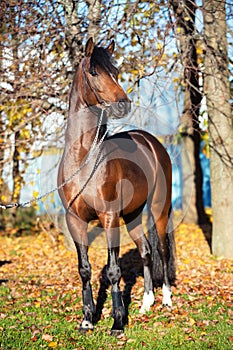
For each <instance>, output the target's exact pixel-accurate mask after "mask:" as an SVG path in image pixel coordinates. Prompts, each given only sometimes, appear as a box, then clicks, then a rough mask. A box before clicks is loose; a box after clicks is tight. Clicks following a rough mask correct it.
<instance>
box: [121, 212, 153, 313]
mask: <svg viewBox="0 0 233 350" xmlns="http://www.w3.org/2000/svg"><path fill="white" fill-rule="evenodd" d="M125 221H126V225H127V229H128V232H129V234H130V236H131V238H132V239H133V241H134V242H135V244H136V246H137V248H138V251H139V254H140V256H141V259H142V263H143V274H144V295H143V303H142V306H141V309H140V313H145V312H147V311H149V310H150V307H151V305H153V304H154V291H153V282H152V273H151V264H152V263H151V247H150V244H149V242H148V240H147V238H146V236H145V234H144V232H143V228H142V224H141V215H139V216H138V217H137V218H136V219H134V220H133V221H132V222H129V223H128V224H127V220H125Z"/></svg>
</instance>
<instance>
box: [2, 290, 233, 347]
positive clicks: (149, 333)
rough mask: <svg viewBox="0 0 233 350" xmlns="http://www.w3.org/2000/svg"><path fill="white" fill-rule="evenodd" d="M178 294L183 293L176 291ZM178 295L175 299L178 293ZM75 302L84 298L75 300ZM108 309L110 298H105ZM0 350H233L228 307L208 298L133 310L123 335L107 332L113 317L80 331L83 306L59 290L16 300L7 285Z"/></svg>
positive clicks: (3, 297)
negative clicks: (79, 307) (171, 307)
mask: <svg viewBox="0 0 233 350" xmlns="http://www.w3.org/2000/svg"><path fill="white" fill-rule="evenodd" d="M177 297H178V298H184V299H185V296H182V295H177ZM174 298H175V297H174ZM77 302H80V301H79V300H77ZM106 305H107V307H108V308H109V309H110V305H111V301H110V298H108V299H107V302H106ZM0 308H1V313H0V339H1V340H0V344H1V347H0V349H2V350H3V349H4V350H5V349H11V350H16V349H17V350H18V349H20V350H21V349H48V348H56V349H67V350H68V349H73V350H74V349H115V348H124V349H145V348H146V349H153V350H154V349H161V350H162V349H163V350H164V349H200V350H204V349H223V350H226V349H229V350H230V349H232V342H231V340H232V338H231V337H232V324H231V323H230V322H229V312H228V307H227V306H223V305H222V303H220V302H217V303H214V304H213V305H212V306H211V307H210V304H209V302H208V299H206V300H202V301H201V302H200V303H196V304H195V306H193V304H191V303H189V302H187V304H185V303H184V305H183V307H182V308H181V309H176V308H175V309H174V310H173V311H167V310H164V309H162V308H161V307H159V306H158V305H156V306H154V307H153V312H150V313H148V314H147V315H143V316H141V315H139V313H138V310H136V309H135V308H131V309H130V318H129V325H128V326H127V327H126V329H125V335H124V336H122V337H119V338H115V337H112V336H110V335H109V330H110V328H111V324H112V319H111V317H106V318H103V319H102V320H101V321H100V322H99V323H98V324H97V325H96V327H95V329H94V331H93V332H91V333H88V334H86V335H82V334H80V333H79V332H78V324H79V322H80V320H81V310H77V311H75V312H74V310H73V302H72V298H70V297H67V296H66V297H63V298H61V294H60V291H59V292H57V293H56V292H55V291H52V292H51V291H48V292H45V291H44V292H43V293H42V295H41V297H40V298H39V299H38V297H36V298H29V299H28V298H27V293H26V292H25V293H24V294H23V293H22V295H21V296H20V297H18V300H15V298H13V297H12V296H11V291H10V289H9V288H8V287H7V285H5V284H2V286H1V287H0Z"/></svg>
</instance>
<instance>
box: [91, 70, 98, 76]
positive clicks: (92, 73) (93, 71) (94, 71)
mask: <svg viewBox="0 0 233 350" xmlns="http://www.w3.org/2000/svg"><path fill="white" fill-rule="evenodd" d="M89 73H90V74H91V75H92V76H93V77H97V75H98V73H97V72H96V70H95V69H93V68H91V69H90V70H89Z"/></svg>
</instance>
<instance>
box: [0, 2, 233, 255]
mask: <svg viewBox="0 0 233 350" xmlns="http://www.w3.org/2000/svg"><path fill="white" fill-rule="evenodd" d="M0 16H1V18H0V23H1V24H0V42H1V44H0V70H1V82H0V90H1V97H0V113H1V114H0V181H1V189H0V196H1V202H4V201H5V202H12V201H16V202H18V201H19V199H20V191H21V188H22V185H23V184H24V181H25V179H24V173H25V170H26V168H27V166H28V164H29V162H30V159H32V158H35V157H37V156H38V155H39V154H40V152H42V151H43V149H44V148H45V147H48V146H50V147H51V146H52V145H56V144H57V142H58V140H59V138H60V137H61V136H62V135H63V131H64V122H65V119H66V117H67V108H68V92H69V88H70V84H71V80H72V76H73V73H74V71H75V69H76V67H77V65H78V63H79V61H80V58H81V57H82V55H83V43H85V41H86V40H87V38H88V37H90V36H92V37H93V38H94V40H95V41H96V43H99V44H107V42H108V41H109V40H111V39H115V41H116V43H117V50H116V53H115V58H116V59H117V60H121V69H120V71H121V73H120V77H119V78H120V79H121V80H122V82H124V83H125V84H126V86H127V91H128V93H131V95H132V96H133V98H137V99H138V103H140V96H141V95H140V93H143V92H142V91H141V89H140V87H141V85H142V84H141V83H142V81H143V80H145V79H150V78H151V77H152V76H153V77H154V79H153V81H154V82H156V84H157V85H158V84H159V81H160V79H164V72H165V75H167V77H169V79H173V78H171V76H172V75H171V73H172V74H174V77H175V78H174V85H175V89H176V92H175V93H176V96H178V97H180V99H181V100H183V110H182V113H181V115H180V128H179V139H180V140H181V143H182V146H183V147H182V149H183V150H184V152H183V153H182V169H183V180H184V190H183V193H184V198H183V203H186V202H187V200H188V203H187V205H185V207H186V208H188V210H186V212H185V213H184V220H185V221H186V222H196V223H198V224H200V225H202V226H203V225H204V226H205V228H210V222H209V218H208V216H207V215H206V214H205V210H204V206H203V201H202V170H201V166H200V160H199V152H200V143H201V141H202V140H203V135H204V139H205V140H208V141H206V149H209V150H210V161H211V188H212V210H213V242H211V239H210V236H209V243H210V245H212V248H213V252H214V253H215V254H217V255H225V256H227V257H230V256H231V257H232V249H230V246H231V245H230V244H229V242H232V240H233V238H232V236H233V231H232V230H233V229H232V227H233V225H232V224H233V222H232V221H233V216H232V212H233V210H232V209H233V208H232V207H233V202H232V198H233V172H232V156H233V131H232V106H231V104H230V101H231V98H232V96H231V92H232V81H231V80H230V76H231V74H230V72H232V27H231V26H230V20H231V19H232V17H233V5H232V4H231V1H230V0H229V1H218V0H215V1H207V0H203V1H188V0H183V1H162V0H161V1H154V2H153V3H152V2H150V1H140V0H135V1H132V0H131V1H130V0H125V1H122V2H116V1H114V0H110V1H105V0H102V1H101V0H89V1H81V0H79V1H78V0H73V1H71V0H60V1H55V0H42V1H38V0H35V1H27V0H25V1H16V0H10V1H2V3H1V13H0ZM122 58H124V59H123V60H122ZM162 72H163V73H162ZM200 78H202V79H200ZM202 82H203V83H202ZM155 88H156V86H155ZM203 100H205V101H206V106H207V107H206V108H207V111H208V122H207V124H208V125H207V131H203V130H202V129H201V126H200V117H201V115H200V107H201V103H203ZM174 105H175V101H174ZM142 118H143V116H142ZM51 125H53V127H51ZM188 162H189V163H191V164H192V169H191V171H190V167H187V166H185V165H187V163H188ZM6 178H11V179H12V183H13V187H12V189H11V191H10V192H8V191H7V187H6V185H5V180H4V179H6ZM191 188H194V191H193V195H192V197H191V201H190V189H191ZM186 198H188V199H186ZM13 216H14V215H13Z"/></svg>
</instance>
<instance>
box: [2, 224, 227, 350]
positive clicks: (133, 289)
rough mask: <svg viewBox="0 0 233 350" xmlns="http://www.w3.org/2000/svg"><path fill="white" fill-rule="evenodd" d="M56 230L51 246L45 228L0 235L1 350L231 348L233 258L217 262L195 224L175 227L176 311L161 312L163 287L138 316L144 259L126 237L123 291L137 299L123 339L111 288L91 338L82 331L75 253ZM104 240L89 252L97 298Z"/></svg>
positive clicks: (102, 264) (123, 248)
mask: <svg viewBox="0 0 233 350" xmlns="http://www.w3.org/2000/svg"><path fill="white" fill-rule="evenodd" d="M43 227H45V226H43ZM53 233H54V235H53V237H54V240H53V241H52V240H51V232H50V235H48V234H47V233H46V230H43V232H40V233H39V234H34V235H29V236H24V237H15V236H14V235H10V234H8V235H7V236H6V235H5V234H4V233H1V236H0V246H1V250H0V261H1V267H0V280H1V286H0V339H1V340H0V342H1V346H2V347H1V348H2V349H39V348H54V349H55V348H57V349H73V350H74V349H90V348H91V349H115V348H116V347H117V348H124V349H141V348H142V347H144V346H146V348H148V349H155V348H156V349H165V348H166V349H180V348H182V349H210V348H213V349H224V350H225V349H230V348H231V346H232V340H233V337H232V325H233V308H232V306H233V305H232V293H233V286H232V272H233V261H232V260H224V259H216V258H214V257H213V256H212V255H211V254H210V252H209V247H208V245H207V243H206V241H205V238H204V236H203V234H202V231H201V230H200V229H199V228H198V227H197V226H195V225H180V226H179V228H178V229H177V230H176V234H175V236H176V245H177V270H178V272H177V285H176V287H173V295H174V296H173V305H174V306H173V309H172V310H167V309H164V308H162V306H161V300H162V293H161V291H160V290H158V291H156V294H155V299H156V301H155V304H154V306H153V307H152V311H151V312H150V313H148V314H147V315H140V314H139V309H140V306H141V302H142V295H143V290H144V289H143V277H142V270H141V264H140V260H139V257H138V255H137V251H136V250H135V247H134V244H133V243H132V242H131V241H130V239H129V238H128V237H127V236H125V233H124V232H123V233H122V247H121V266H122V270H123V278H122V282H121V287H122V290H124V297H125V298H126V297H128V298H129V295H127V294H128V292H130V297H131V300H130V299H127V300H126V302H130V301H131V302H130V303H129V317H128V325H127V326H126V328H125V335H124V336H122V337H120V338H114V337H111V336H110V335H109V332H110V328H111V323H112V318H111V317H110V316H111V298H110V291H109V289H107V291H106V301H105V303H104V305H103V309H102V315H101V319H100V321H99V322H98V323H97V324H96V326H95V329H94V331H93V333H91V334H88V335H82V334H79V332H78V328H79V323H80V322H81V319H82V310H81V309H82V302H81V290H82V289H81V280H80V278H79V275H78V271H77V258H76V253H74V252H70V251H68V250H67V249H66V248H65V246H64V239H63V237H62V236H60V235H57V231H56V230H55V229H54V232H53ZM104 242H105V238H104V234H103V233H102V234H100V235H98V236H97V237H96V238H95V240H94V241H93V242H92V244H91V247H90V249H89V257H90V261H91V264H92V270H93V275H92V284H93V292H94V297H95V299H97V297H98V291H99V286H100V279H101V271H102V272H103V268H104V266H105V264H106V258H107V254H106V249H105V247H104V245H105V243H104ZM102 278H103V277H102Z"/></svg>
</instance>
